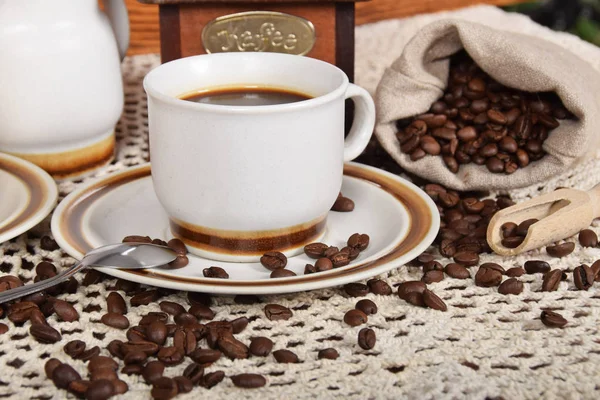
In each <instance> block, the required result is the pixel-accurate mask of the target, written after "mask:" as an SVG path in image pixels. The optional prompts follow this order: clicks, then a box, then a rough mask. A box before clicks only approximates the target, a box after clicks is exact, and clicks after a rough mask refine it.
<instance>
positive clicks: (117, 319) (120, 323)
mask: <svg viewBox="0 0 600 400" xmlns="http://www.w3.org/2000/svg"><path fill="white" fill-rule="evenodd" d="M100 321H102V323H103V324H104V325H106V326H110V327H112V328H117V329H127V328H129V320H128V319H127V317H126V316H124V315H121V314H116V313H107V314H104V315H103V316H102V318H100Z"/></svg>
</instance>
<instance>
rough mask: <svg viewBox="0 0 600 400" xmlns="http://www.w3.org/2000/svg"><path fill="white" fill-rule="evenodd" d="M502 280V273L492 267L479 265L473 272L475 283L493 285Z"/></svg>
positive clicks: (483, 285)
mask: <svg viewBox="0 0 600 400" xmlns="http://www.w3.org/2000/svg"><path fill="white" fill-rule="evenodd" d="M500 282H502V273H501V272H500V271H498V270H496V269H493V268H485V267H480V268H479V269H478V270H477V273H476V274H475V285H477V286H482V287H493V286H498V285H500Z"/></svg>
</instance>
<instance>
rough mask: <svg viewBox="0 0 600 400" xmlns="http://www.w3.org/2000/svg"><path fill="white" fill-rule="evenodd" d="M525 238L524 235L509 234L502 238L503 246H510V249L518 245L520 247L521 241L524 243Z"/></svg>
mask: <svg viewBox="0 0 600 400" xmlns="http://www.w3.org/2000/svg"><path fill="white" fill-rule="evenodd" d="M524 239H525V238H524V237H522V236H509V237H506V238H504V239H502V242H501V243H502V246H504V247H506V248H508V249H516V248H517V247H519V246H520V245H521V243H523V240H524Z"/></svg>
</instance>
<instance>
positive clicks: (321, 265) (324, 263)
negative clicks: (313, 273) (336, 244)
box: [315, 257, 333, 272]
mask: <svg viewBox="0 0 600 400" xmlns="http://www.w3.org/2000/svg"><path fill="white" fill-rule="evenodd" d="M315 269H316V270H317V272H323V271H329V270H330V269H333V262H331V260H330V259H329V258H327V257H321V258H319V259H318V260H317V261H315Z"/></svg>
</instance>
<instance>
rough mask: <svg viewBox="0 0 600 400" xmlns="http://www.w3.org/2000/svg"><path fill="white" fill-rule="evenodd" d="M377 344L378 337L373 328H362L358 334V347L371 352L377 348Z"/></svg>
mask: <svg viewBox="0 0 600 400" xmlns="http://www.w3.org/2000/svg"><path fill="white" fill-rule="evenodd" d="M376 342H377V337H376V335H375V331H374V330H373V329H371V328H362V329H361V330H360V331H359V332H358V345H359V346H360V348H361V349H364V350H371V349H372V348H373V347H375V343H376Z"/></svg>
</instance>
